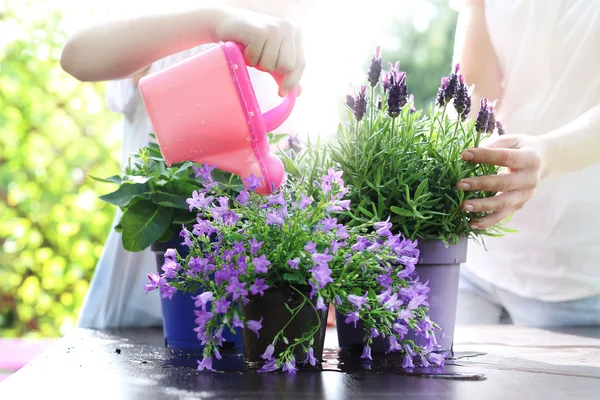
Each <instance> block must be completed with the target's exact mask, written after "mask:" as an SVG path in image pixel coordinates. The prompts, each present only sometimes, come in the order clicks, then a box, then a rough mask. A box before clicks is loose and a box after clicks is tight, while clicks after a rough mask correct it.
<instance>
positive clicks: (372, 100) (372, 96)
mask: <svg viewBox="0 0 600 400" xmlns="http://www.w3.org/2000/svg"><path fill="white" fill-rule="evenodd" d="M374 112H375V88H374V87H371V135H373V128H374V126H375V121H373V113H374Z"/></svg>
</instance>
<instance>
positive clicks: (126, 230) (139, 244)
mask: <svg viewBox="0 0 600 400" xmlns="http://www.w3.org/2000/svg"><path fill="white" fill-rule="evenodd" d="M170 222H171V214H170V211H169V210H168V209H166V208H164V207H159V206H157V205H156V204H154V203H152V202H151V201H140V202H138V203H137V204H136V205H135V207H132V208H129V209H127V210H126V211H125V212H124V213H123V217H122V218H121V224H122V225H123V233H122V242H123V247H124V248H125V250H127V251H132V252H137V251H141V250H144V249H146V248H147V247H149V246H150V245H151V244H152V243H154V242H156V241H157V240H158V239H159V238H161V237H162V235H163V234H164V232H165V231H166V230H167V228H168V227H169V224H170Z"/></svg>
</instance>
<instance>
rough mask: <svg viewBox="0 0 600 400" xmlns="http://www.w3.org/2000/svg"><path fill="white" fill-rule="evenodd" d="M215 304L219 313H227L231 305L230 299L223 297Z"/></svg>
mask: <svg viewBox="0 0 600 400" xmlns="http://www.w3.org/2000/svg"><path fill="white" fill-rule="evenodd" d="M213 304H214V305H215V312H216V313H217V314H226V313H227V311H228V310H229V306H230V305H231V302H230V301H227V298H225V297H221V298H220V299H218V300H217V301H215V302H214V303H213Z"/></svg>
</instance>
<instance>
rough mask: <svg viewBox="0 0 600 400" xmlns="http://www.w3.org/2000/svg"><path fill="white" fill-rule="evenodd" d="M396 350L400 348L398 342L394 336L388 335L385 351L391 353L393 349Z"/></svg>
mask: <svg viewBox="0 0 600 400" xmlns="http://www.w3.org/2000/svg"><path fill="white" fill-rule="evenodd" d="M398 350H402V346H400V343H398V339H396V336H394V335H390V336H388V349H387V351H386V353H393V352H394V351H398Z"/></svg>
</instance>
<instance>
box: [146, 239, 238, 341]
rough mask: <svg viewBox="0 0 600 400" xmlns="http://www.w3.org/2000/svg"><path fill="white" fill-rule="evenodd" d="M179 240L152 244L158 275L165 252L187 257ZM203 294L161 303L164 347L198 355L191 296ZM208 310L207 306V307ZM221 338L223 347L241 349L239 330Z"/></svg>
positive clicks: (166, 300)
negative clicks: (223, 341) (174, 252)
mask: <svg viewBox="0 0 600 400" xmlns="http://www.w3.org/2000/svg"><path fill="white" fill-rule="evenodd" d="M181 242H182V240H181V238H180V237H175V238H173V239H171V240H170V241H168V242H164V243H158V242H157V243H154V244H153V245H152V251H154V253H155V254H156V263H157V265H156V266H157V269H158V271H159V273H162V272H163V271H162V270H161V267H162V266H163V264H164V263H165V257H164V254H165V251H166V250H167V249H176V250H177V252H178V253H179V255H180V256H181V257H187V255H188V254H189V248H188V247H187V246H182V245H181ZM203 291H204V290H203V289H202V288H200V289H199V290H198V292H196V293H193V294H192V293H181V292H176V293H175V294H174V295H173V298H172V299H171V300H169V299H168V298H165V299H161V304H162V319H163V332H164V335H165V345H166V346H167V347H169V348H172V349H176V350H184V351H188V352H200V351H201V350H202V348H203V346H202V345H201V344H200V341H199V340H198V337H197V334H196V332H195V331H194V328H196V327H197V326H198V325H196V324H195V323H194V320H195V319H196V315H195V314H194V310H195V309H196V307H195V306H194V299H192V296H197V295H199V294H201V293H202V292H203ZM208 306H209V307H210V303H208ZM223 338H224V339H225V340H226V342H225V343H224V344H223V347H236V348H240V349H241V348H243V343H242V332H241V329H239V328H236V333H235V334H232V333H231V332H230V331H229V330H226V331H225V332H223Z"/></svg>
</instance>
